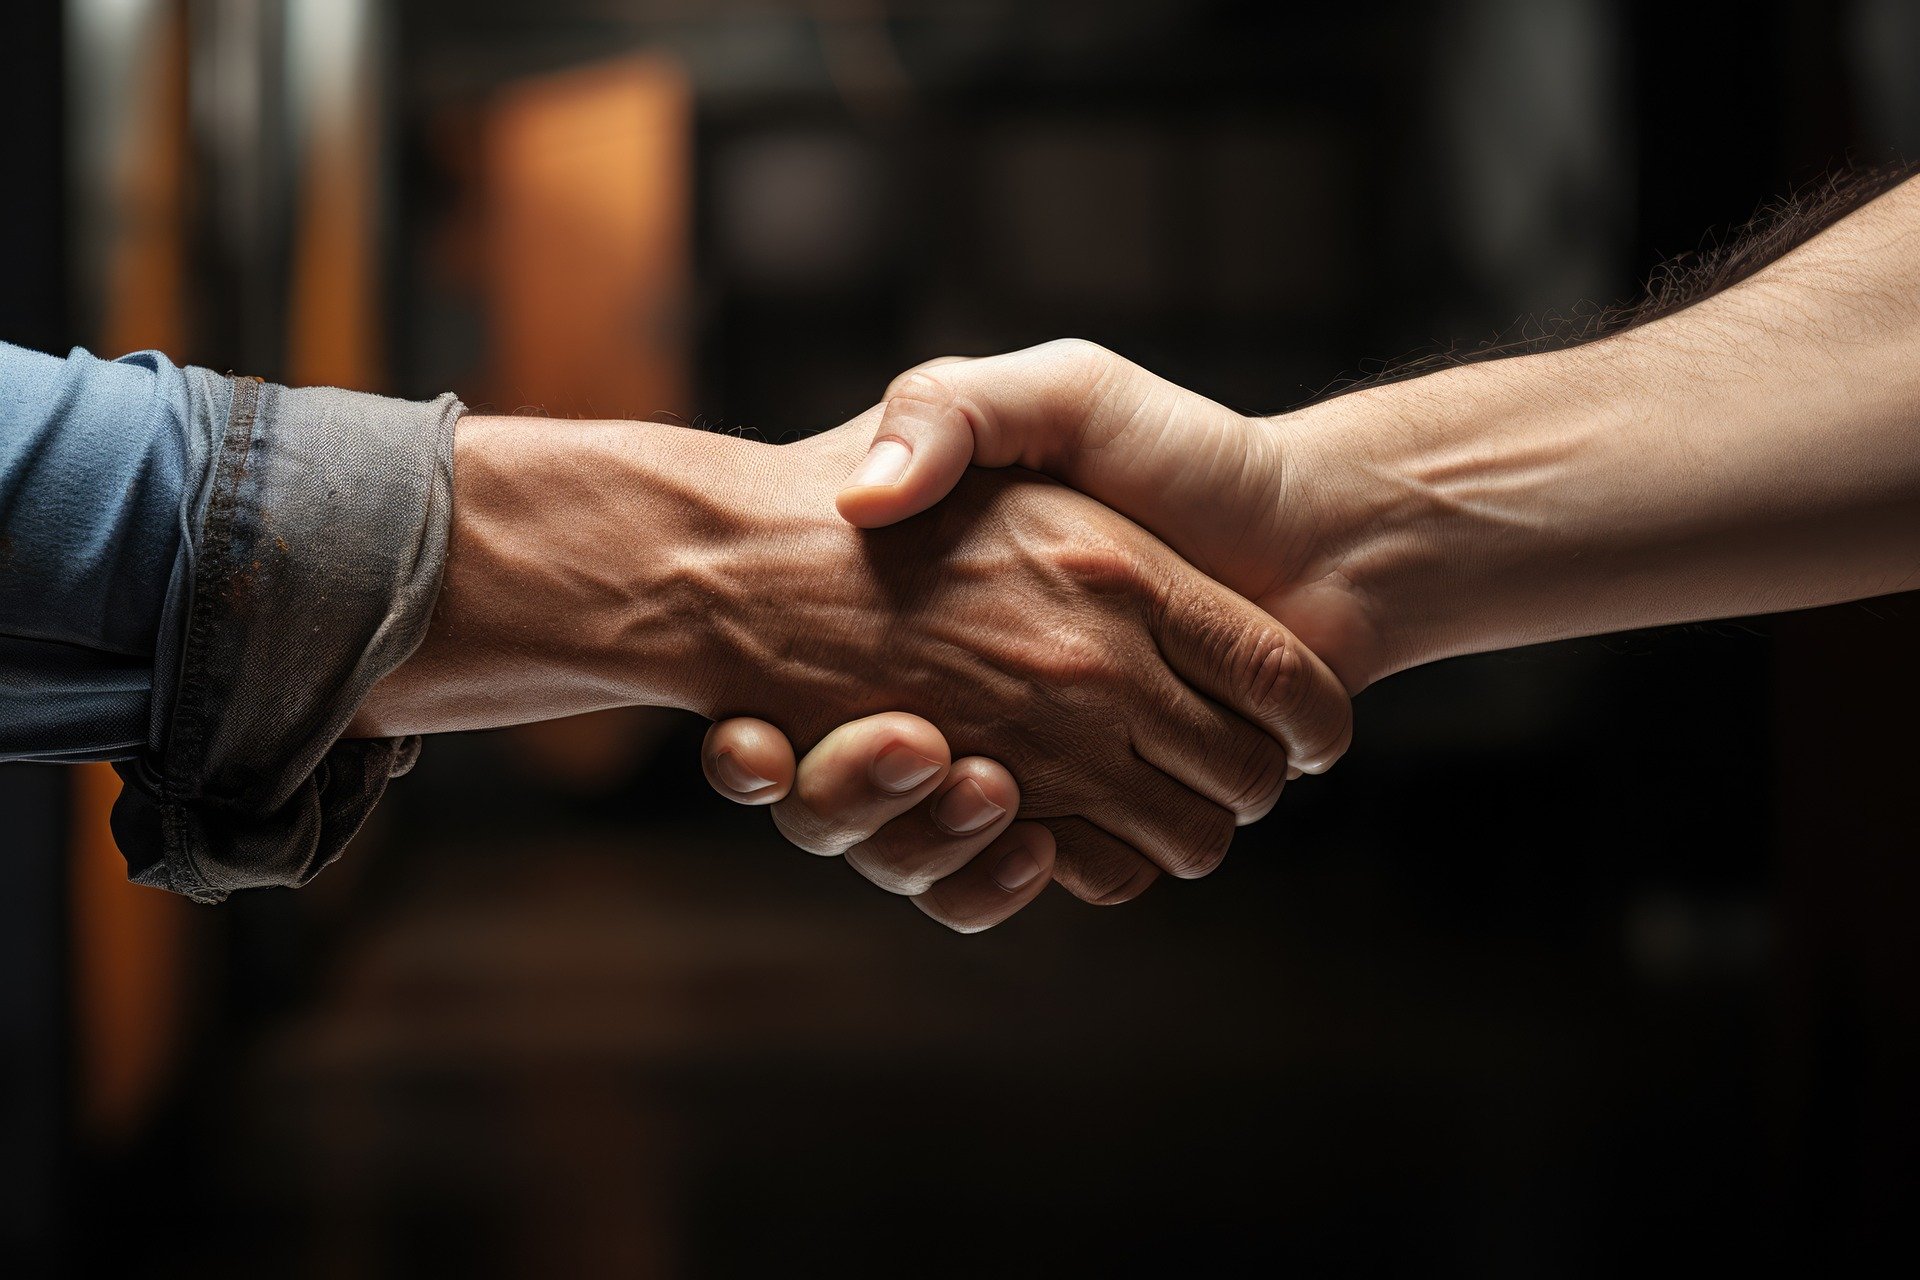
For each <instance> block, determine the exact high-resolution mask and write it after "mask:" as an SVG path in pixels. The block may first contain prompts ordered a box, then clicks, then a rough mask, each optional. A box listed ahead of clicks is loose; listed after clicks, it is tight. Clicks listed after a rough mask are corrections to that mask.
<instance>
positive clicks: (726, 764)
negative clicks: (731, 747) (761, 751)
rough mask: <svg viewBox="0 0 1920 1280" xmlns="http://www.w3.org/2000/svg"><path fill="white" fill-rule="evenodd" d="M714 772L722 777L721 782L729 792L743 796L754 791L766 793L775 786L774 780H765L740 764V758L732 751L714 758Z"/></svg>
mask: <svg viewBox="0 0 1920 1280" xmlns="http://www.w3.org/2000/svg"><path fill="white" fill-rule="evenodd" d="M713 771H714V772H715V773H717V774H719V775H720V781H722V782H724V783H725V784H726V786H727V790H729V791H737V792H739V793H740V794H741V795H747V794H748V793H750V792H754V791H764V790H765V789H766V788H768V787H770V786H772V785H773V779H772V778H763V777H761V776H760V775H759V774H757V773H755V772H754V771H753V770H751V769H749V768H747V766H745V765H743V764H741V763H740V758H739V757H738V756H736V755H734V754H733V752H731V751H722V752H721V753H720V754H719V755H718V756H715V757H714V761H713Z"/></svg>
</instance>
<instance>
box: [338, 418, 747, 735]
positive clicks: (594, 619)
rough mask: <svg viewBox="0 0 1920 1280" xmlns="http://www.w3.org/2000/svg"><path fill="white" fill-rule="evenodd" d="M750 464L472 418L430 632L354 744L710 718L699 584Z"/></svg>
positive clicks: (602, 427)
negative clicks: (614, 710) (642, 718)
mask: <svg viewBox="0 0 1920 1280" xmlns="http://www.w3.org/2000/svg"><path fill="white" fill-rule="evenodd" d="M752 448H753V446H748V445H745V444H743V442H740V441H737V440H730V439H727V438H725V437H720V436H713V435H707V434H703V433H700V432H693V431H688V430H685V429H684V428H678V427H671V426H663V425H659V424H654V423H646V422H572V421H563V420H553V419H522V418H505V417H478V416H468V417H466V418H463V419H462V420H461V422H460V424H459V426H458V429H457V431H456V434H455V440H454V503H453V527H452V532H451V535H450V538H449V546H448V557H447V570H446V575H445V578H444V580H443V584H442V587H441V592H440V598H439V601H438V603H437V605H436V606H435V610H434V618H433V624H432V626H431V628H430V629H429V631H428V635H427V638H426V640H425V641H424V642H423V643H422V644H421V646H420V648H419V649H418V650H417V651H416V652H415V653H414V654H413V655H412V656H411V657H410V658H409V659H408V660H407V661H406V662H405V663H403V664H402V665H401V666H400V667H398V668H397V669H396V670H394V671H393V672H392V674H390V675H389V676H388V677H387V678H386V679H385V680H383V681H382V682H381V683H380V684H379V685H378V686H376V687H375V688H374V690H373V693H372V694H371V695H370V696H369V697H368V699H367V700H366V702H365V703H364V704H362V706H361V709H360V712H359V714H358V715H357V716H356V717H355V719H354V723H353V725H352V727H351V729H350V733H352V734H353V735H355V736H388V735H396V734H411V733H433V732H442V731H449V730H456V729H479V728H489V727H494V726H499V725H508V724H519V723H525V722H528V721H533V720H544V719H551V718H554V717H558V716H565V715H573V714H578V713H581V712H586V711H593V710H597V709H600V708H604V707H612V706H631V705H660V706H678V707H694V706H697V705H698V704H699V702H700V701H701V691H700V673H701V672H702V670H703V669H704V667H703V663H702V661H701V659H702V658H703V657H705V656H707V651H708V649H709V648H710V645H709V644H708V642H707V637H706V635H705V631H704V623H703V620H704V618H705V614H706V610H705V609H704V608H703V605H702V595H703V587H702V585H701V584H702V581H703V580H704V578H705V577H706V576H707V575H706V569H705V566H706V564H707V562H708V561H709V560H710V559H712V558H713V557H714V556H715V555H717V554H718V548H719V547H720V546H721V545H722V543H723V542H724V541H725V540H724V539H723V538H722V537H721V535H720V523H721V513H719V512H717V511H716V510H715V508H714V505H713V502H714V499H713V497H712V493H713V492H714V490H715V489H716V488H724V487H727V486H728V485H737V483H738V480H739V477H740V473H741V471H742V469H743V467H748V466H750V465H752V462H751V461H750V460H749V458H748V457H747V454H746V451H747V450H749V449H752ZM722 482H724V483H722Z"/></svg>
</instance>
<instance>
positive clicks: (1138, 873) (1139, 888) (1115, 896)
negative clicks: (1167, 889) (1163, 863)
mask: <svg viewBox="0 0 1920 1280" xmlns="http://www.w3.org/2000/svg"><path fill="white" fill-rule="evenodd" d="M1159 878H1160V869H1159V868H1158V867H1154V866H1145V867H1141V868H1139V869H1137V870H1135V871H1132V872H1130V873H1127V874H1125V875H1123V876H1122V877H1121V878H1120V880H1119V882H1118V883H1117V884H1114V885H1112V886H1111V887H1108V888H1105V889H1102V890H1101V891H1100V892H1098V893H1096V894H1095V895H1094V896H1093V897H1090V898H1087V899H1086V901H1087V902H1089V903H1091V904H1092V905H1094V906H1096V907H1117V906H1119V905H1120V904H1121V903H1123V902H1132V901H1133V900H1134V899H1135V898H1137V897H1139V896H1140V895H1141V894H1143V893H1145V892H1146V891H1147V887H1148V886H1149V885H1151V884H1152V883H1153V882H1154V881H1155V880H1158V879H1159Z"/></svg>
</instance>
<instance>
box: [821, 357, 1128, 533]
mask: <svg viewBox="0 0 1920 1280" xmlns="http://www.w3.org/2000/svg"><path fill="white" fill-rule="evenodd" d="M1133 368H1134V366H1131V365H1128V364H1127V363H1126V362H1125V361H1123V360H1121V359H1120V358H1119V357H1117V356H1115V355H1113V354H1112V353H1110V352H1108V351H1105V350H1103V349H1102V348H1100V347H1097V346H1095V345H1094V344H1092V343H1090V342H1080V341H1075V340H1071V339H1069V340H1065V341H1061V342H1049V343H1046V344H1045V345H1043V346H1038V347H1029V348H1028V349H1026V350H1025V351H1016V352H1013V353H1011V354H1009V355H1001V356H989V357H987V358H985V359H980V360H955V359H945V360H935V361H930V362H928V363H927V364H923V365H920V366H918V367H916V368H914V369H910V370H908V371H907V372H906V373H903V374H901V375H900V376H899V377H898V378H896V379H894V381H893V385H892V386H890V387H888V388H887V396H886V401H885V406H884V412H883V414H882V417H881V420H880V425H879V426H878V427H877V428H876V429H875V431H874V435H873V443H872V444H871V446H870V447H869V449H868V452H867V455H866V457H865V458H864V459H863V460H862V461H861V463H860V465H859V466H858V467H856V468H855V469H854V471H853V474H852V475H851V476H849V477H848V479H847V483H846V485H845V486H844V487H842V489H841V490H840V494H839V497H838V499H837V500H836V504H837V506H838V507H839V510H840V514H841V515H842V516H843V517H844V518H845V519H846V520H847V521H848V522H849V523H850V524H855V525H858V526H860V527H861V528H865V529H877V528H879V527H881V526H883V525H889V524H893V523H895V522H897V521H900V520H904V519H906V518H907V517H908V516H911V515H917V514H919V513H920V512H922V511H925V510H926V509H927V508H929V507H931V506H933V504H934V503H936V502H938V501H940V499H942V498H944V497H946V496H947V494H948V493H950V492H952V490H953V486H954V485H956V484H958V483H959V482H960V477H961V475H962V474H963V473H964V472H965V471H966V469H967V467H968V466H969V465H972V466H977V467H1007V466H1015V465H1019V466H1026V467H1032V468H1033V469H1034V470H1036V471H1043V472H1046V473H1047V474H1049V475H1052V476H1054V477H1055V478H1056V479H1062V480H1066V479H1069V477H1068V476H1067V475H1065V474H1063V466H1064V465H1067V464H1070V463H1071V461H1072V456H1073V453H1074V451H1075V450H1074V442H1075V441H1076V440H1077V439H1078V438H1079V435H1080V433H1081V430H1082V428H1083V427H1084V425H1085V423H1086V421H1087V420H1088V418H1089V417H1090V416H1091V415H1092V413H1093V412H1094V405H1093V403H1092V394H1093V392H1094V390H1095V389H1096V388H1097V387H1098V386H1099V385H1100V383H1101V381H1102V379H1104V378H1106V377H1109V376H1112V374H1114V373H1115V372H1116V371H1117V370H1132V369H1133Z"/></svg>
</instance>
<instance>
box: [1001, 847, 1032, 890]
mask: <svg viewBox="0 0 1920 1280" xmlns="http://www.w3.org/2000/svg"><path fill="white" fill-rule="evenodd" d="M1039 874H1040V859H1038V858H1036V857H1034V856H1033V855H1032V854H1031V853H1028V852H1027V851H1026V849H1025V848H1020V849H1015V850H1014V851H1013V852H1012V853H1009V854H1008V855H1007V856H1006V857H1004V858H1002V859H1000V865H999V866H997V867H995V868H994V869H993V882H994V883H995V884H997V885H999V886H1000V887H1001V888H1002V889H1005V890H1006V891H1007V892H1008V893H1012V892H1013V891H1014V890H1016V889H1018V888H1020V886H1022V885H1024V884H1026V883H1028V882H1029V881H1031V880H1032V879H1033V878H1034V877H1035V876H1037V875H1039Z"/></svg>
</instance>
